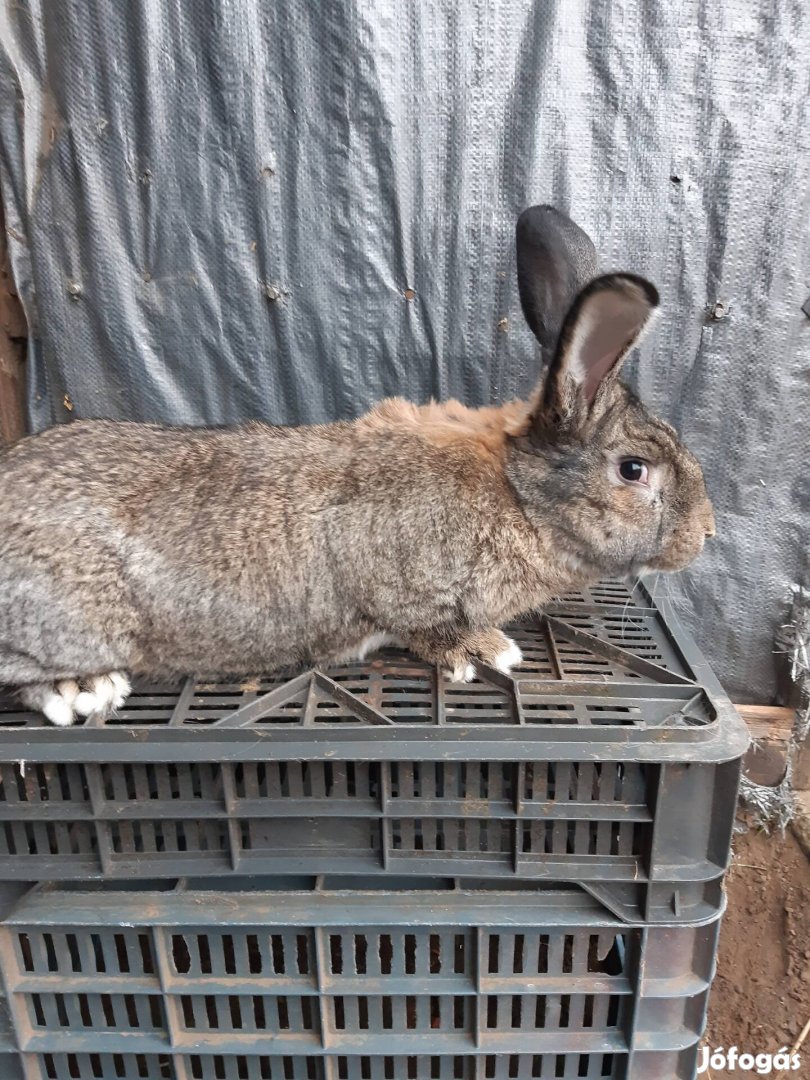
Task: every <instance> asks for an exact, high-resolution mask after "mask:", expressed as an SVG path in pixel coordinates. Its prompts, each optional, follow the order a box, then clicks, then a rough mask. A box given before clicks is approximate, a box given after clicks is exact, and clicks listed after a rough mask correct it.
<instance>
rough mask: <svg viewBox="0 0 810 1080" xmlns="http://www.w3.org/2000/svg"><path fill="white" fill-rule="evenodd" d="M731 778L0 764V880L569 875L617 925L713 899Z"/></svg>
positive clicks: (669, 768) (647, 769)
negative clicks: (615, 916)
mask: <svg viewBox="0 0 810 1080" xmlns="http://www.w3.org/2000/svg"><path fill="white" fill-rule="evenodd" d="M328 752H329V746H328V745H327V746H325V747H323V748H322V753H328ZM738 773H739V764H738V762H730V763H726V764H724V765H712V764H694V765H691V766H686V765H681V764H677V763H671V764H665V765H656V764H651V763H643V762H638V761H616V762H614V761H609V762H598V761H597V762H594V761H574V762H566V761H558V762H553V761H533V762H532V761H528V762H526V761H521V762H516V761H513V762H491V763H490V762H481V761H439V762H437V761H410V762H404V761H393V762H388V761H383V762H376V761H372V762H369V761H344V762H341V761H331V760H327V761H323V760H321V761H317V760H316V761H284V760H282V761H264V762H237V763H233V762H226V763H222V764H218V763H212V762H173V763H145V764H136V763H114V762H110V763H104V764H86V765H81V764H67V763H60V764H56V763H36V764H31V763H26V764H25V765H24V766H21V765H20V764H19V763H14V764H4V765H0V877H2V878H4V879H17V880H29V881H30V880H43V879H48V880H60V879H61V880H70V879H73V880H83V879H86V878H88V877H99V878H105V877H106V878H126V877H130V878H136V877H146V876H149V877H160V876H164V877H166V878H174V877H176V876H177V875H178V874H186V875H200V874H212V875H231V874H236V873H259V874H260V873H269V872H274V873H374V872H376V873H381V874H385V873H413V874H417V875H437V874H449V875H453V876H462V875H469V876H481V875H487V874H492V875H498V876H501V877H504V876H509V877H512V878H514V879H516V880H527V881H529V880H561V881H577V882H582V883H585V884H587V885H588V886H594V887H595V888H597V889H598V891H599V895H600V897H601V898H602V899H603V900H604V901H605V902H610V903H612V908H613V910H614V911H616V912H617V913H621V914H622V915H623V916H624V917H627V918H629V919H633V918H642V919H651V920H657V921H669V920H671V919H672V918H679V919H680V918H683V919H684V920H686V921H697V920H699V919H701V918H706V917H711V915H712V914H713V912H714V911H716V910H717V903H718V902H719V878H720V877H721V875H722V873H723V872H724V870H725V867H726V861H727V858H728V851H729V844H730V834H731V829H732V824H733V812H734V805H735V795H736V785H737V782H738Z"/></svg>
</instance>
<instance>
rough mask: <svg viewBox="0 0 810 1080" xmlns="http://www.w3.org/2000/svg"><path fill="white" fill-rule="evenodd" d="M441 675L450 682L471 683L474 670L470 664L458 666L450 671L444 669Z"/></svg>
mask: <svg viewBox="0 0 810 1080" xmlns="http://www.w3.org/2000/svg"><path fill="white" fill-rule="evenodd" d="M442 674H443V675H444V677H445V679H448V680H449V681H450V682H472V681H473V679H474V678H475V668H474V667H473V665H472V664H459V666H458V667H454V668H453V669H452V670H450V669H449V668H444V669H443V671H442Z"/></svg>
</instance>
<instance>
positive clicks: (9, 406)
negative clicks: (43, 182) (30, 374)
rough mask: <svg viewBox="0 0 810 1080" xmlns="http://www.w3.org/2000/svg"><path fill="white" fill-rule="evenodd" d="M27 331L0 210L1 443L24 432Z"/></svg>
mask: <svg viewBox="0 0 810 1080" xmlns="http://www.w3.org/2000/svg"><path fill="white" fill-rule="evenodd" d="M27 336H28V328H27V326H26V323H25V315H24V314H23V309H22V305H21V304H20V300H19V297H18V296H17V292H16V290H15V288H14V280H13V278H12V276H11V270H10V268H9V263H8V245H7V242H6V229H5V221H4V219H3V213H2V208H1V207H0V443H10V442H15V440H17V439H19V438H20V437H21V436H22V435H24V434H25V432H26V426H27V425H26V416H25V339H26V338H27Z"/></svg>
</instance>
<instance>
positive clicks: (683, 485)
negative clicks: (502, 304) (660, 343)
mask: <svg viewBox="0 0 810 1080" xmlns="http://www.w3.org/2000/svg"><path fill="white" fill-rule="evenodd" d="M592 251H593V249H592V246H591V245H590V242H589V241H588V240H587V237H585V235H584V234H583V233H582V232H581V231H580V230H579V229H577V227H576V226H575V225H574V224H573V222H570V221H569V220H568V219H567V218H565V217H563V216H562V215H560V214H558V213H557V212H556V211H554V210H552V209H551V208H548V207H534V208H532V209H531V210H529V211H526V212H525V213H524V214H523V215H522V216H521V219H520V221H519V223H518V266H519V281H520V288H521V300H522V303H523V308H524V311H525V313H526V316H527V318H528V320H529V322H530V325H532V328H533V329H534V330H535V333H536V334H537V336H538V338H539V339H540V341H541V344H543V345H544V346H545V347H546V349H547V350H548V349H549V348H550V346H551V344H552V342H554V341H555V340H556V341H557V344H556V348H555V350H554V353H553V356H552V357H551V360H550V362H549V365H548V368H547V371H546V375H545V378H544V379H543V380H542V382H541V385H540V387H539V389H538V392H537V393H536V395H535V396H534V398H533V400H532V402H529V403H510V404H508V405H505V406H502V407H500V408H483V409H468V408H466V407H464V406H463V405H461V404H459V403H458V402H455V401H449V402H446V403H444V404H435V403H434V404H429V405H423V406H417V405H412V404H409V403H407V402H405V401H402V400H400V399H392V400H388V401H384V402H382V403H381V404H380V405H378V406H376V407H375V408H374V409H372V410H371V412H369V413H368V414H366V415H365V416H363V417H361V418H360V419H358V420H356V421H354V422H351V423H334V424H326V425H321V426H312V427H298V428H291V427H271V426H269V425H266V424H260V423H249V424H246V425H244V426H242V427H238V428H232V429H226V428H223V429H188V428H169V427H161V426H158V425H152V424H135V423H115V422H111V421H106V420H93V421H91V420H88V421H77V422H74V423H71V424H68V425H62V426H58V427H55V428H52V429H51V430H49V431H46V432H44V433H42V434H39V435H34V436H31V437H29V438H26V439H23V440H22V441H21V442H19V443H17V444H16V445H15V446H13V447H11V448H9V449H7V450H5V451H4V452H3V453H2V455H0V682H5V683H7V684H10V685H12V686H16V687H18V688H20V691H21V695H22V697H23V700H24V701H26V702H27V703H28V704H29V705H32V706H34V707H38V708H41V709H42V710H43V711H44V712H45V714H46V716H48V718H49V719H51V720H52V721H53V722H55V723H60V724H66V723H71V722H72V721H73V720H74V719H75V715H76V713H77V712H78V713H79V714H84V715H87V714H88V713H93V712H104V711H107V710H109V709H110V708H113V707H115V706H117V705H120V704H121V703H122V701H123V699H124V697H125V696H126V694H127V693H128V691H129V686H128V682H127V677H126V675H125V674H124V673H145V674H148V675H151V676H156V677H162V676H169V675H172V676H174V675H178V674H181V673H186V672H192V671H199V672H205V673H209V674H213V673H230V674H234V675H236V674H242V673H248V672H251V673H252V672H257V671H266V670H270V669H277V668H282V667H283V668H287V667H298V666H300V665H304V664H313V663H316V662H324V661H327V660H330V659H336V658H342V657H349V656H352V655H355V656H356V655H358V654H361V653H363V652H364V651H366V650H367V649H369V648H374V647H377V646H379V645H380V644H383V643H386V642H392V641H397V642H400V643H402V644H404V645H405V646H407V647H408V648H410V649H411V650H413V651H414V652H415V653H417V654H418V655H419V656H421V657H423V658H425V659H426V660H428V661H432V662H435V663H437V664H439V665H441V666H442V667H443V668H444V669H446V670H447V671H448V672H449V674H450V676H451V677H453V678H456V679H469V678H472V677H473V674H474V669H475V665H476V664H478V663H484V664H488V665H494V666H495V667H498V668H500V669H501V670H509V668H510V667H512V666H514V665H515V664H516V663H518V662H519V661H520V653H519V651H518V649H517V648H516V646H515V645H514V644H513V643H512V642H510V641H509V639H508V638H506V637H505V636H504V634H502V633H501V631H500V630H499V629H497V627H498V626H500V625H501V624H503V623H504V622H506V621H508V620H510V619H512V618H514V617H515V616H517V615H519V614H520V613H522V612H525V611H528V610H531V609H536V608H539V607H541V606H542V605H543V604H545V603H546V602H547V601H548V600H549V599H551V598H552V597H554V596H556V595H559V594H561V593H563V592H565V591H567V590H569V589H571V588H575V587H578V586H582V585H584V584H586V583H588V582H592V581H594V580H595V579H597V578H599V577H602V576H605V575H614V576H615V575H628V574H636V573H639V572H641V571H642V570H644V569H645V568H649V569H661V570H676V569H679V568H681V567H683V566H685V565H686V564H687V563H688V562H690V561H691V560H692V559H693V558H694V557H695V556H696V555H697V554H698V553H699V552H700V550H701V548H702V545H703V541H704V537H705V536H706V535H707V534H709V535H711V533H712V532H713V529H714V524H713V519H712V510H711V505H710V503H709V501H708V499H707V496H706V491H705V487H704V483H703V477H702V474H701V470H700V467H699V465H698V464H697V462H696V461H695V459H694V458H693V457H692V455H691V454H690V453H689V452H688V451H687V450H686V449H685V448H684V447H683V446H682V445H681V444H680V442H679V441H678V438H677V436H676V434H675V432H674V431H673V429H672V428H670V427H669V426H668V425H667V424H665V423H663V422H662V421H660V420H657V419H655V418H654V417H652V416H651V415H650V414H649V413H648V412H647V411H646V410H645V408H644V407H643V406H642V405H641V404H640V403H639V402H638V401H637V400H636V398H635V397H634V396H633V395H632V394H631V393H630V392H629V391H628V390H627V389H626V388H625V387H624V386H623V385H622V384H621V383H620V382H619V381H618V380H617V378H616V377H615V376H616V372H617V370H618V367H619V365H620V363H621V361H622V359H623V357H624V355H625V354H626V353H627V351H628V349H629V348H630V347H631V346H632V345H633V343H634V342H635V341H636V339H637V337H638V335H639V333H640V332H641V330H642V329H643V327H644V325H645V323H646V322H647V320H648V318H649V317H650V315H651V313H652V312H653V310H654V308H655V307H656V305H657V295H656V293H655V290H654V289H653V288H652V286H651V285H649V284H648V283H647V282H645V281H643V280H642V279H640V278H636V277H633V276H631V275H611V276H608V277H603V278H596V279H595V280H594V275H595V259H594V257H593V253H592ZM572 301H573V306H571V305H572ZM569 309H570V310H569ZM566 310H568V314H567V316H566V317H565V318H564V319H563V315H564V314H565V312H566ZM625 458H632V459H639V461H640V462H641V463H644V464H645V467H646V468H647V470H648V476H647V482H646V483H639V482H629V481H627V480H626V479H624V478H623V477H622V476H621V475H620V473H619V471H618V470H619V463H620V462H621V461H623V460H624V459H625ZM632 468H634V469H635V468H636V466H633V467H632Z"/></svg>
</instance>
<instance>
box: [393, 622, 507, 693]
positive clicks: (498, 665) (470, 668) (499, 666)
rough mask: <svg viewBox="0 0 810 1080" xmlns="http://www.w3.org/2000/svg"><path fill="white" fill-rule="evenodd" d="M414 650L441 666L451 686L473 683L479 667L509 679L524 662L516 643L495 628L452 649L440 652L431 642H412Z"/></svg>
mask: <svg viewBox="0 0 810 1080" xmlns="http://www.w3.org/2000/svg"><path fill="white" fill-rule="evenodd" d="M411 647H412V648H413V650H414V651H415V652H417V653H419V655H421V656H424V657H425V659H426V660H432V661H433V662H434V663H436V664H438V665H439V667H440V668H441V669H442V673H443V674H444V676H445V678H446V679H449V680H450V681H451V682H472V681H473V679H474V678H475V675H476V670H477V668H478V667H479V665H485V666H486V667H491V668H495V669H496V670H497V671H502V672H503V673H504V674H505V675H508V674H509V672H510V671H511V670H512V668H513V667H516V666H517V665H518V664H519V663H521V661H522V660H523V655H522V653H521V651H520V649H519V648H518V647H517V645H516V644H515V643H514V641H512V639H511V638H508V637H507V636H506V634H504V633H502V632H501V631H500V630H497V629H496V628H495V627H494V626H493V627H490V628H488V629H486V630H475V631H472V632H470V633H469V634H467V635H466V636H464V637H463V638H461V640H460V641H459V642H458V643H457V644H456V645H454V646H453V647H452V648H449V649H448V648H447V647H446V646H445V647H443V648H442V647H438V648H437V647H436V646H435V645H433V644H432V643H431V642H430V641H427V642H425V641H419V642H412V643H411Z"/></svg>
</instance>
